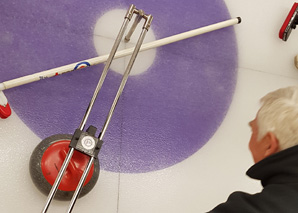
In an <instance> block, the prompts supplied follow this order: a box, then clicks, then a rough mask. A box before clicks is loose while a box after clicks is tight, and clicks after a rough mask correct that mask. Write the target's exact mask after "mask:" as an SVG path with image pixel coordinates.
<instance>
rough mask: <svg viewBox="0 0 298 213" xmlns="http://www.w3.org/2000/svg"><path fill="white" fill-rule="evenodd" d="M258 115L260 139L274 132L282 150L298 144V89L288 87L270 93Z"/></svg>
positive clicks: (262, 102)
mask: <svg viewBox="0 0 298 213" xmlns="http://www.w3.org/2000/svg"><path fill="white" fill-rule="evenodd" d="M260 101H261V104H262V106H261V108H260V110H259V112H258V115H257V122H258V123H257V124H258V139H261V138H262V137H264V136H265V134H266V133H267V132H269V131H270V132H273V133H274V134H275V136H276V138H277V139H278V141H279V147H280V150H284V149H287V148H289V147H292V146H295V145H297V144H298V87H295V86H292V87H286V88H282V89H278V90H276V91H273V92H270V93H268V94H267V95H265V96H264V97H263V98H262V99H261V100H260Z"/></svg>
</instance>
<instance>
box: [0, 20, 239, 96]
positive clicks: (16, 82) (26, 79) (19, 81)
mask: <svg viewBox="0 0 298 213" xmlns="http://www.w3.org/2000/svg"><path fill="white" fill-rule="evenodd" d="M240 22H241V19H240V18H239V17H238V18H233V19H230V20H227V21H223V22H219V23H216V24H212V25H208V26H206V27H201V28H197V29H194V30H191V31H187V32H184V33H180V34H177V35H173V36H170V37H166V38H163V39H159V40H156V41H152V42H149V43H146V44H143V45H142V46H141V49H140V51H145V50H149V49H152V48H157V47H161V46H164V45H167V44H171V43H174V42H177V41H181V40H184V39H187V38H191V37H194V36H197V35H201V34H204V33H208V32H211V31H214V30H218V29H222V28H225V27H229V26H232V25H235V24H239V23H240ZM132 52H133V48H129V49H124V50H121V51H118V52H117V53H116V55H115V58H114V59H116V58H120V57H125V56H128V55H130V54H132ZM107 59H108V55H103V56H98V57H95V58H90V59H87V60H84V61H80V62H76V63H72V64H68V65H65V66H61V67H57V68H53V69H50V70H46V71H42V72H38V73H35V74H31V75H27V76H23V77H20V78H16V79H12V80H8V81H4V82H2V83H0V91H1V90H5V89H10V88H13V87H17V86H21V85H24V84H28V83H31V82H34V81H39V80H42V79H45V78H50V77H53V76H56V75H60V74H63V73H66V72H71V71H74V70H77V69H81V68H84V67H86V66H92V65H96V64H100V63H103V62H106V61H107ZM79 65H82V67H80V66H79Z"/></svg>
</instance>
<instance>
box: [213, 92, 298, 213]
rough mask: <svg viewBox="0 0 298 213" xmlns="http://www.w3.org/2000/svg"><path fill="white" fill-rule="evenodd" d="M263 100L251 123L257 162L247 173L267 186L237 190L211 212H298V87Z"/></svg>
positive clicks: (273, 94)
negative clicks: (257, 190) (260, 188)
mask: <svg viewBox="0 0 298 213" xmlns="http://www.w3.org/2000/svg"><path fill="white" fill-rule="evenodd" d="M261 103H262V106H261V108H260V110H259V111H258V113H257V115H256V118H255V119H254V120H252V121H251V122H249V125H250V127H251V130H252V134H251V138H250V141H249V149H250V151H251V153H252V156H253V159H254V161H255V165H253V166H252V167H251V168H250V169H249V170H248V171H247V175H248V176H249V177H251V178H253V179H257V180H260V181H261V183H262V185H263V187H264V188H263V190H262V191H261V192H260V193H257V194H247V193H244V192H234V193H232V194H231V195H230V196H229V198H228V200H227V201H226V202H225V203H222V204H220V205H218V206H217V207H215V208H214V209H213V210H211V211H210V212H211V213H267V212H268V213H297V212H298V146H297V144H298V87H287V88H282V89H279V90H276V91H274V92H271V93H269V94H267V95H266V96H264V97H263V98H262V99H261Z"/></svg>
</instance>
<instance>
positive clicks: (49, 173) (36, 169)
mask: <svg viewBox="0 0 298 213" xmlns="http://www.w3.org/2000/svg"><path fill="white" fill-rule="evenodd" d="M71 138H72V135H68V134H57V135H53V136H50V137H48V138H46V139H44V140H43V141H41V142H40V143H39V144H38V145H37V147H36V148H35V149H34V151H33V153H32V155H31V158H30V163H29V169H30V175H31V179H32V181H33V183H34V184H35V186H36V187H37V188H38V189H39V191H41V192H42V193H43V194H45V195H48V194H49V192H50V190H51V188H52V185H53V184H54V182H55V179H56V177H57V175H58V172H59V170H60V168H61V166H62V164H63V161H64V159H65V157H66V155H67V152H68V150H69V147H68V146H69V143H70V140H71ZM88 160H89V157H88V156H87V155H85V154H82V153H81V152H79V151H74V154H73V156H72V158H71V161H70V162H69V164H68V167H67V169H66V171H65V173H64V175H63V178H62V180H61V183H60V185H59V187H58V190H57V192H56V195H55V197H54V199H56V200H70V199H71V198H72V195H73V193H74V191H75V189H76V187H77V185H78V183H79V180H80V178H81V175H82V174H83V172H84V169H85V167H86V165H87V163H88ZM98 176H99V161H98V159H95V161H94V163H93V165H92V167H91V169H90V172H89V174H88V176H87V178H86V181H85V183H84V186H83V188H82V191H81V193H80V196H79V197H82V196H84V195H86V194H87V193H88V192H90V191H91V190H92V188H93V187H94V186H95V184H96V182H97V180H98Z"/></svg>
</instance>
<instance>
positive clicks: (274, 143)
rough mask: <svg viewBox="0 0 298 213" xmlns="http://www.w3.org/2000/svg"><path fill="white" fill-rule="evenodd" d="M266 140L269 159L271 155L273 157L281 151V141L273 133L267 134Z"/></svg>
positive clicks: (266, 152) (266, 155)
mask: <svg viewBox="0 0 298 213" xmlns="http://www.w3.org/2000/svg"><path fill="white" fill-rule="evenodd" d="M265 138H266V141H267V147H266V151H265V157H268V156H269V155H272V154H274V153H277V152H278V151H279V141H278V139H277V138H276V136H275V134H274V133H273V132H267V134H266V135H265Z"/></svg>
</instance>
